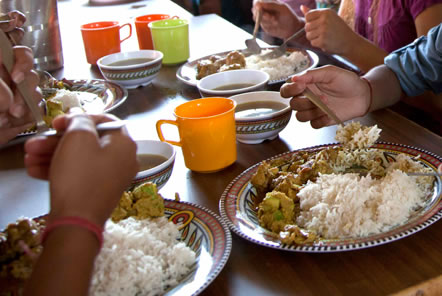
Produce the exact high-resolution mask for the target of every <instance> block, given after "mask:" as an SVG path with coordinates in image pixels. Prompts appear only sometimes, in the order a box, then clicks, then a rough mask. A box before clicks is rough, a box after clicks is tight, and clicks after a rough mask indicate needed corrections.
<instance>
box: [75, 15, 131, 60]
mask: <svg viewBox="0 0 442 296" xmlns="http://www.w3.org/2000/svg"><path fill="white" fill-rule="evenodd" d="M126 26H127V27H128V28H129V34H128V36H127V37H126V38H123V39H120V30H121V29H122V28H123V27H126ZM80 30H81V35H82V36H83V42H84V49H85V51H86V59H87V62H88V63H89V64H91V65H95V64H97V60H98V59H99V58H101V57H104V56H105V55H108V54H111V53H116V52H120V51H121V46H120V44H121V42H123V41H124V40H127V39H128V38H129V37H130V36H132V26H131V24H124V25H122V26H120V25H119V24H118V22H114V21H109V22H95V23H88V24H84V25H82V26H81V27H80Z"/></svg>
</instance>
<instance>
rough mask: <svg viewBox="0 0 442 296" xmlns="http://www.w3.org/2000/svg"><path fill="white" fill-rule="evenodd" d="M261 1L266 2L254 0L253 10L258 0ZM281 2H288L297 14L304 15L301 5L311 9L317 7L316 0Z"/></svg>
mask: <svg viewBox="0 0 442 296" xmlns="http://www.w3.org/2000/svg"><path fill="white" fill-rule="evenodd" d="M260 1H261V2H266V1H262V0H253V7H252V12H253V10H254V9H256V7H257V6H256V4H257V2H260ZM279 2H280V3H285V4H287V7H289V8H290V9H291V10H292V11H293V12H294V13H295V14H296V15H302V11H301V5H304V6H305V7H308V8H311V9H314V8H316V0H279ZM263 12H264V13H267V12H268V11H266V10H264V11H263ZM253 14H256V11H255V12H253Z"/></svg>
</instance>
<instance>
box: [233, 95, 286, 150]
mask: <svg viewBox="0 0 442 296" xmlns="http://www.w3.org/2000/svg"><path fill="white" fill-rule="evenodd" d="M230 99H233V100H235V101H236V103H237V106H236V109H237V110H238V109H240V108H241V104H245V103H251V102H269V101H271V102H276V103H281V105H284V106H285V107H283V106H281V108H280V110H278V111H274V112H271V113H267V114H263V115H259V116H251V117H240V116H239V115H238V114H239V113H235V125H236V139H237V140H238V141H239V142H241V143H245V144H259V143H262V142H263V141H265V140H273V139H275V138H276V137H277V136H278V134H279V132H281V131H282V130H283V129H284V128H285V127H286V126H287V124H288V123H289V121H290V118H291V116H292V109H291V108H290V100H289V99H285V98H283V97H281V95H280V94H279V92H277V91H258V92H249V93H243V94H239V95H235V96H232V97H230ZM237 112H238V111H237Z"/></svg>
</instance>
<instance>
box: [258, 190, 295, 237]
mask: <svg viewBox="0 0 442 296" xmlns="http://www.w3.org/2000/svg"><path fill="white" fill-rule="evenodd" d="M294 209H295V205H294V202H293V200H292V199H290V198H288V197H287V195H285V193H283V192H278V191H272V192H269V193H267V194H266V197H265V198H264V200H263V201H262V202H261V203H260V204H259V207H258V219H259V223H260V225H262V226H263V227H265V228H268V229H270V230H271V231H273V232H279V231H281V230H283V229H284V226H285V225H286V224H291V223H293V218H294Z"/></svg>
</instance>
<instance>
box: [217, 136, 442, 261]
mask: <svg viewBox="0 0 442 296" xmlns="http://www.w3.org/2000/svg"><path fill="white" fill-rule="evenodd" d="M337 145H340V144H339V143H329V144H322V145H316V146H311V147H306V148H301V149H296V150H292V151H287V152H284V153H280V154H277V155H275V156H272V157H270V158H267V159H266V160H269V159H275V158H278V157H281V156H284V155H291V154H293V153H296V152H298V151H306V150H320V149H321V148H325V147H331V146H337ZM371 148H378V149H383V150H392V151H393V152H396V153H406V152H405V151H402V150H407V149H408V150H410V149H411V150H413V151H415V152H417V155H419V154H421V153H424V154H426V155H427V156H428V157H431V158H433V161H436V163H435V164H432V165H435V166H436V167H437V166H438V165H439V164H440V163H441V162H442V157H441V156H438V155H437V154H435V153H432V152H429V151H426V150H424V149H421V148H417V147H413V146H408V145H404V144H396V143H389V142H376V144H374V145H373V146H372V147H371ZM401 148H402V149H401ZM427 162H428V160H427ZM260 163H261V161H260V162H258V163H256V164H254V165H252V166H251V167H249V168H248V169H246V170H244V171H243V172H242V173H241V174H239V175H238V176H237V177H235V179H234V180H232V181H231V182H230V183H229V185H228V186H227V187H226V189H225V190H224V192H223V194H222V195H221V199H220V202H219V211H220V214H221V217H222V218H223V219H224V221H225V222H226V223H227V224H228V225H229V227H230V229H231V231H232V232H234V233H235V234H237V235H238V236H240V237H242V238H244V239H246V240H248V241H251V242H253V243H255V244H258V245H262V246H265V247H269V248H273V249H278V250H283V251H291V252H305V253H331V252H342V251H351V250H358V249H365V248H369V247H374V246H379V245H383V244H386V243H390V242H393V241H396V240H399V239H401V238H404V237H407V236H410V235H412V234H415V233H416V232H418V231H420V230H423V229H425V228H427V227H428V226H430V225H432V224H434V223H436V222H437V221H438V220H439V219H441V218H442V193H441V187H442V183H441V178H439V177H438V178H437V180H436V182H437V183H436V185H435V187H434V188H435V189H436V190H438V192H439V195H438V196H436V198H435V201H434V204H432V207H431V209H429V210H426V211H425V212H423V213H421V214H420V215H419V216H417V217H415V218H414V219H412V221H411V222H408V221H407V222H406V223H405V224H402V225H399V226H397V227H394V228H393V229H391V230H389V231H387V232H384V233H379V234H375V235H371V236H367V237H363V238H360V239H354V238H349V239H342V240H339V241H341V242H343V243H342V244H340V243H339V244H337V243H336V241H337V240H328V241H335V244H336V245H332V246H330V245H327V244H326V243H327V242H326V241H327V240H324V241H325V244H319V245H292V246H289V245H284V244H279V245H276V244H271V243H267V242H265V241H261V240H258V239H256V238H253V237H250V236H249V235H247V234H246V233H244V232H243V231H242V230H241V229H240V228H239V227H238V226H237V225H236V223H237V224H241V223H242V222H240V221H235V222H236V223H234V222H233V221H232V220H231V219H230V216H229V215H228V214H227V210H226V207H227V201H226V199H227V198H228V196H227V195H228V194H229V192H230V190H231V189H232V187H233V186H235V185H236V183H237V182H238V181H239V180H240V179H241V178H242V177H243V176H245V175H247V174H249V173H250V171H252V170H254V169H257V167H258V166H259V164H260ZM248 183H249V180H247V181H245V182H244V184H243V185H241V189H244V188H245V187H246V186H247V184H248ZM434 194H436V193H434ZM234 200H235V203H236V201H237V200H238V198H237V196H235V197H234ZM237 210H238V209H237V208H236V206H235V212H237ZM426 216H428V217H427V218H425V217H426ZM421 219H425V220H424V221H421ZM242 225H244V224H242ZM255 226H257V227H258V228H259V229H262V231H263V233H262V235H263V237H264V235H268V236H269V237H270V236H273V237H275V235H271V234H272V233H271V232H270V231H268V230H265V229H264V228H262V227H261V226H259V225H255ZM252 231H253V230H252ZM255 231H256V230H255ZM355 240H356V242H349V243H345V241H355ZM360 240H363V241H362V242H359V241H360Z"/></svg>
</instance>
